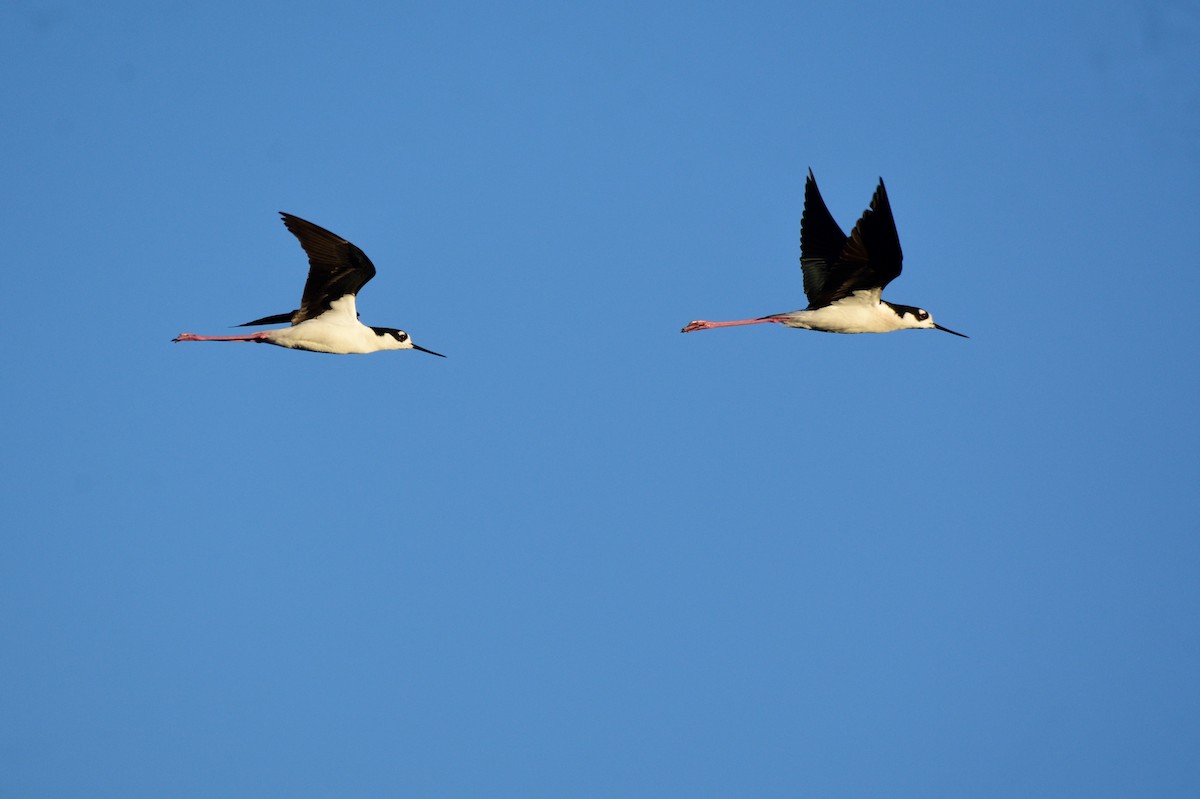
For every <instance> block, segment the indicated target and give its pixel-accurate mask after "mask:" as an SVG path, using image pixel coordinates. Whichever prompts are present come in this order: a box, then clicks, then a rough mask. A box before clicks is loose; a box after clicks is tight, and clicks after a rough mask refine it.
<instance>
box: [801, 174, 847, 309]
mask: <svg viewBox="0 0 1200 799" xmlns="http://www.w3.org/2000/svg"><path fill="white" fill-rule="evenodd" d="M845 246H846V234H845V233H843V232H842V229H841V227H839V226H838V223H837V222H836V221H834V218H833V214H831V213H829V207H828V206H827V205H825V199H824V198H823V197H821V190H820V189H818V188H817V179H816V178H815V177H813V173H812V169H809V170H808V178H807V179H806V180H805V181H804V215H803V216H802V217H801V218H800V268H801V270H803V272H804V294H805V296H807V297H808V301H809V302H808V304H809V307H810V308H816V307H819V306H821V305H826V304H828V303H826V302H823V301H822V300H823V298H824V297H825V296H826V294H827V293H828V292H827V290H826V286H827V285H829V283H830V281H831V279H835V275H836V270H837V261H838V256H839V255H841V252H842V248H844V247H845Z"/></svg>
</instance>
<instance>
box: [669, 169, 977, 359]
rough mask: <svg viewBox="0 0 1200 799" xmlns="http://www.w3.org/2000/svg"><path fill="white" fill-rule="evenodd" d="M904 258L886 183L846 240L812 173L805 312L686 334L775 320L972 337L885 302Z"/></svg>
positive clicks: (704, 325) (698, 324)
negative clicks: (924, 330) (884, 295)
mask: <svg viewBox="0 0 1200 799" xmlns="http://www.w3.org/2000/svg"><path fill="white" fill-rule="evenodd" d="M903 259H904V254H903V253H902V252H901V250H900V236H899V234H897V233H896V220H895V219H893V218H892V206H891V204H890V203H889V202H888V196H887V190H886V189H884V187H883V178H880V179H879V188H877V189H876V190H875V196H874V197H873V198H871V207H870V208H869V209H868V210H867V211H864V212H863V215H862V218H861V219H859V220H858V224H857V225H855V226H854V230H852V231H851V232H850V236H849V237H847V236H846V234H845V233H843V232H842V229H841V228H840V227H838V223H837V222H835V221H834V219H833V215H832V214H830V213H829V209H828V208H827V207H826V206H825V200H823V199H822V198H821V192H820V191H819V190H818V189H817V181H816V178H814V177H813V173H812V170H811V169H810V170H808V179H807V180H805V182H804V216H803V217H802V218H801V221H800V268H801V270H802V271H803V272H804V293H805V294H806V295H807V296H808V307H807V308H806V309H804V310H803V311H790V312H788V313H779V314H771V315H770V316H763V317H759V318H758V319H737V320H734V321H731V322H707V321H704V320H698V321H695V322H691V323H690V324H688V325H687V327H685V328H683V332H684V333H691V332H693V331H696V330H708V329H709V328H713V327H733V326H735V325H757V324H761V323H763V322H778V323H779V324H782V325H786V326H787V327H796V328H802V329H804V330H820V331H823V332H826V333H891V332H893V331H895V330H917V329H922V328H932V329H937V330H943V331H945V332H947V333H954V335H956V336H962V337H963V338H967V336H965V335H963V334H962V333H956V332H955V331H953V330H950V329H948V328H945V327H942V326H941V325H939V324H937V323H935V322H934V321H933V317H932V316H930V315H929V312H928V311H926V310H924V309H923V308H916V307H914V306H912V305H900V304H898V303H894V302H888V301H887V300H884V299H881V298H880V294H881V293H882V292H883V289H884V287H885V286H886V285H887V284H888V283H891V282H892V281H893V280H895V279H896V278H897V277H899V276H900V265H901V261H902V260H903Z"/></svg>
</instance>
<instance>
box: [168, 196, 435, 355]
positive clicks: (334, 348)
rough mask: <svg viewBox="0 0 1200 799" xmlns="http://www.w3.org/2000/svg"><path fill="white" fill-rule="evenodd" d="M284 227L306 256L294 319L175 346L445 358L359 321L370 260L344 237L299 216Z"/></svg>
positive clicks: (187, 337) (266, 321)
mask: <svg viewBox="0 0 1200 799" xmlns="http://www.w3.org/2000/svg"><path fill="white" fill-rule="evenodd" d="M280 216H282V217H283V224H284V225H286V226H287V229H288V230H290V231H292V234H293V235H295V237H296V238H298V239H299V240H300V246H301V247H303V248H304V252H305V253H307V254H308V282H307V283H305V284H304V296H303V297H302V298H301V299H300V308H299V309H298V310H295V311H292V312H291V313H285V314H276V315H275V316H264V317H263V318H262V319H255V320H254V321H253V322H246V323H245V324H244V325H238V327H253V326H255V325H281V324H289V323H290V325H291V327H283V328H279V329H277V330H264V331H262V332H260V333H249V334H247V335H244V336H197V335H196V334H195V333H180V334H179V335H178V336H177V337H176V338H175V339H173V340H174V341H257V342H260V343H263V344H276V345H278V346H280V347H290V348H291V349H294V350H310V351H312V352H332V353H337V354H349V353H367V352H379V351H380V350H420V351H421V352H428V353H429V354H430V355H437V356H438V357H440V358H445V357H446V356H445V355H442V354H441V353H440V352H434V351H433V350H427V349H425V348H424V347H420V346H417V345H416V344H413V342H412V339H410V338H409V337H408V334H407V333H405V332H404V331H403V330H396V329H395V328H392V327H367V326H366V325H364V324H362V323H361V322H359V321H358V311H357V310H356V309H355V305H354V296H355V295H356V294H358V292H359V290H361V289H362V287H363V286H365V285H366V284H367V281H368V280H370V279H371V278H373V277H375V265H374V264H372V263H371V259H370V258H368V257H367V254H366V253H364V252H363V251H362V250H360V249H359V248H358V247H355V246H354V245H353V244H351V243H350V242H348V241H346V240H345V239H343V238H342V237H341V236H338V235H335V234H333V233H330V232H329V231H328V230H326V229H325V228H323V227H320V226H319V225H314V224H313V223H312V222H306V221H305V220H303V219H301V218H300V217H298V216H292V215H291V214H284V213H281V214H280Z"/></svg>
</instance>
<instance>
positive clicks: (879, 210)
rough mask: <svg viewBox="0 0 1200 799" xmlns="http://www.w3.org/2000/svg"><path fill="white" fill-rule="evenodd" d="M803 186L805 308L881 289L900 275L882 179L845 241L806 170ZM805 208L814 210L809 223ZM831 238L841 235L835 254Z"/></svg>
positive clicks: (901, 255) (896, 240) (899, 256)
mask: <svg viewBox="0 0 1200 799" xmlns="http://www.w3.org/2000/svg"><path fill="white" fill-rule="evenodd" d="M804 188H805V191H804V220H803V222H802V223H801V234H800V264H801V267H802V268H803V270H804V293H805V294H806V295H808V301H809V302H808V307H809V308H820V307H822V306H825V305H828V304H830V303H832V302H837V301H838V300H840V299H842V298H844V297H849V296H850V295H851V294H853V293H854V292H856V291H861V290H864V289H874V288H878V289H882V288H883V287H884V286H886V285H887V284H888V283H891V282H892V281H893V280H895V279H896V278H897V277H899V276H900V269H901V263H902V262H903V260H904V253H903V252H902V251H901V249H900V235H899V234H898V233H897V232H896V220H895V219H894V218H893V217H892V206H891V203H889V202H888V197H887V189H885V188H884V185H883V179H882V178H880V179H879V187H878V188H877V189H875V196H874V197H872V198H871V207H870V208H869V209H867V210H866V211H864V212H863V215H862V218H860V219H859V220H858V224H856V225H855V226H854V230H852V231H851V232H850V237H849V238H846V237H845V236H844V235H842V232H841V229H839V228H838V226H837V223H836V222H834V221H833V217H832V216H831V215H830V213H829V209H828V208H826V207H825V201H824V200H823V199H821V194H820V192H819V191H817V184H816V181H815V180H814V179H813V177H812V172H811V170H810V171H809V176H808V182H807V183H806V184H805V187H804ZM810 204H811V206H812V208H813V209H814V210H813V212H812V220H811V222H810V219H809V216H810V214H809V208H810ZM810 226H811V235H809V228H810ZM836 236H841V244H840V246H839V247H838V248H837V250H836V251H835V250H834V242H835V238H836ZM810 247H811V249H810Z"/></svg>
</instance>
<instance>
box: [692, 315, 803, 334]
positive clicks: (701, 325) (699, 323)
mask: <svg viewBox="0 0 1200 799" xmlns="http://www.w3.org/2000/svg"><path fill="white" fill-rule="evenodd" d="M786 321H787V317H783V316H764V317H762V318H761V319H735V320H733V321H732V322H708V321H705V320H703V319H697V320H696V321H695V322H688V324H687V326H686V327H685V328H684V329H683V330H682V331H680V332H683V333H694V332H696V331H697V330H708V329H710V328H714V327H736V326H738V325H761V324H762V323H764V322H786Z"/></svg>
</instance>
